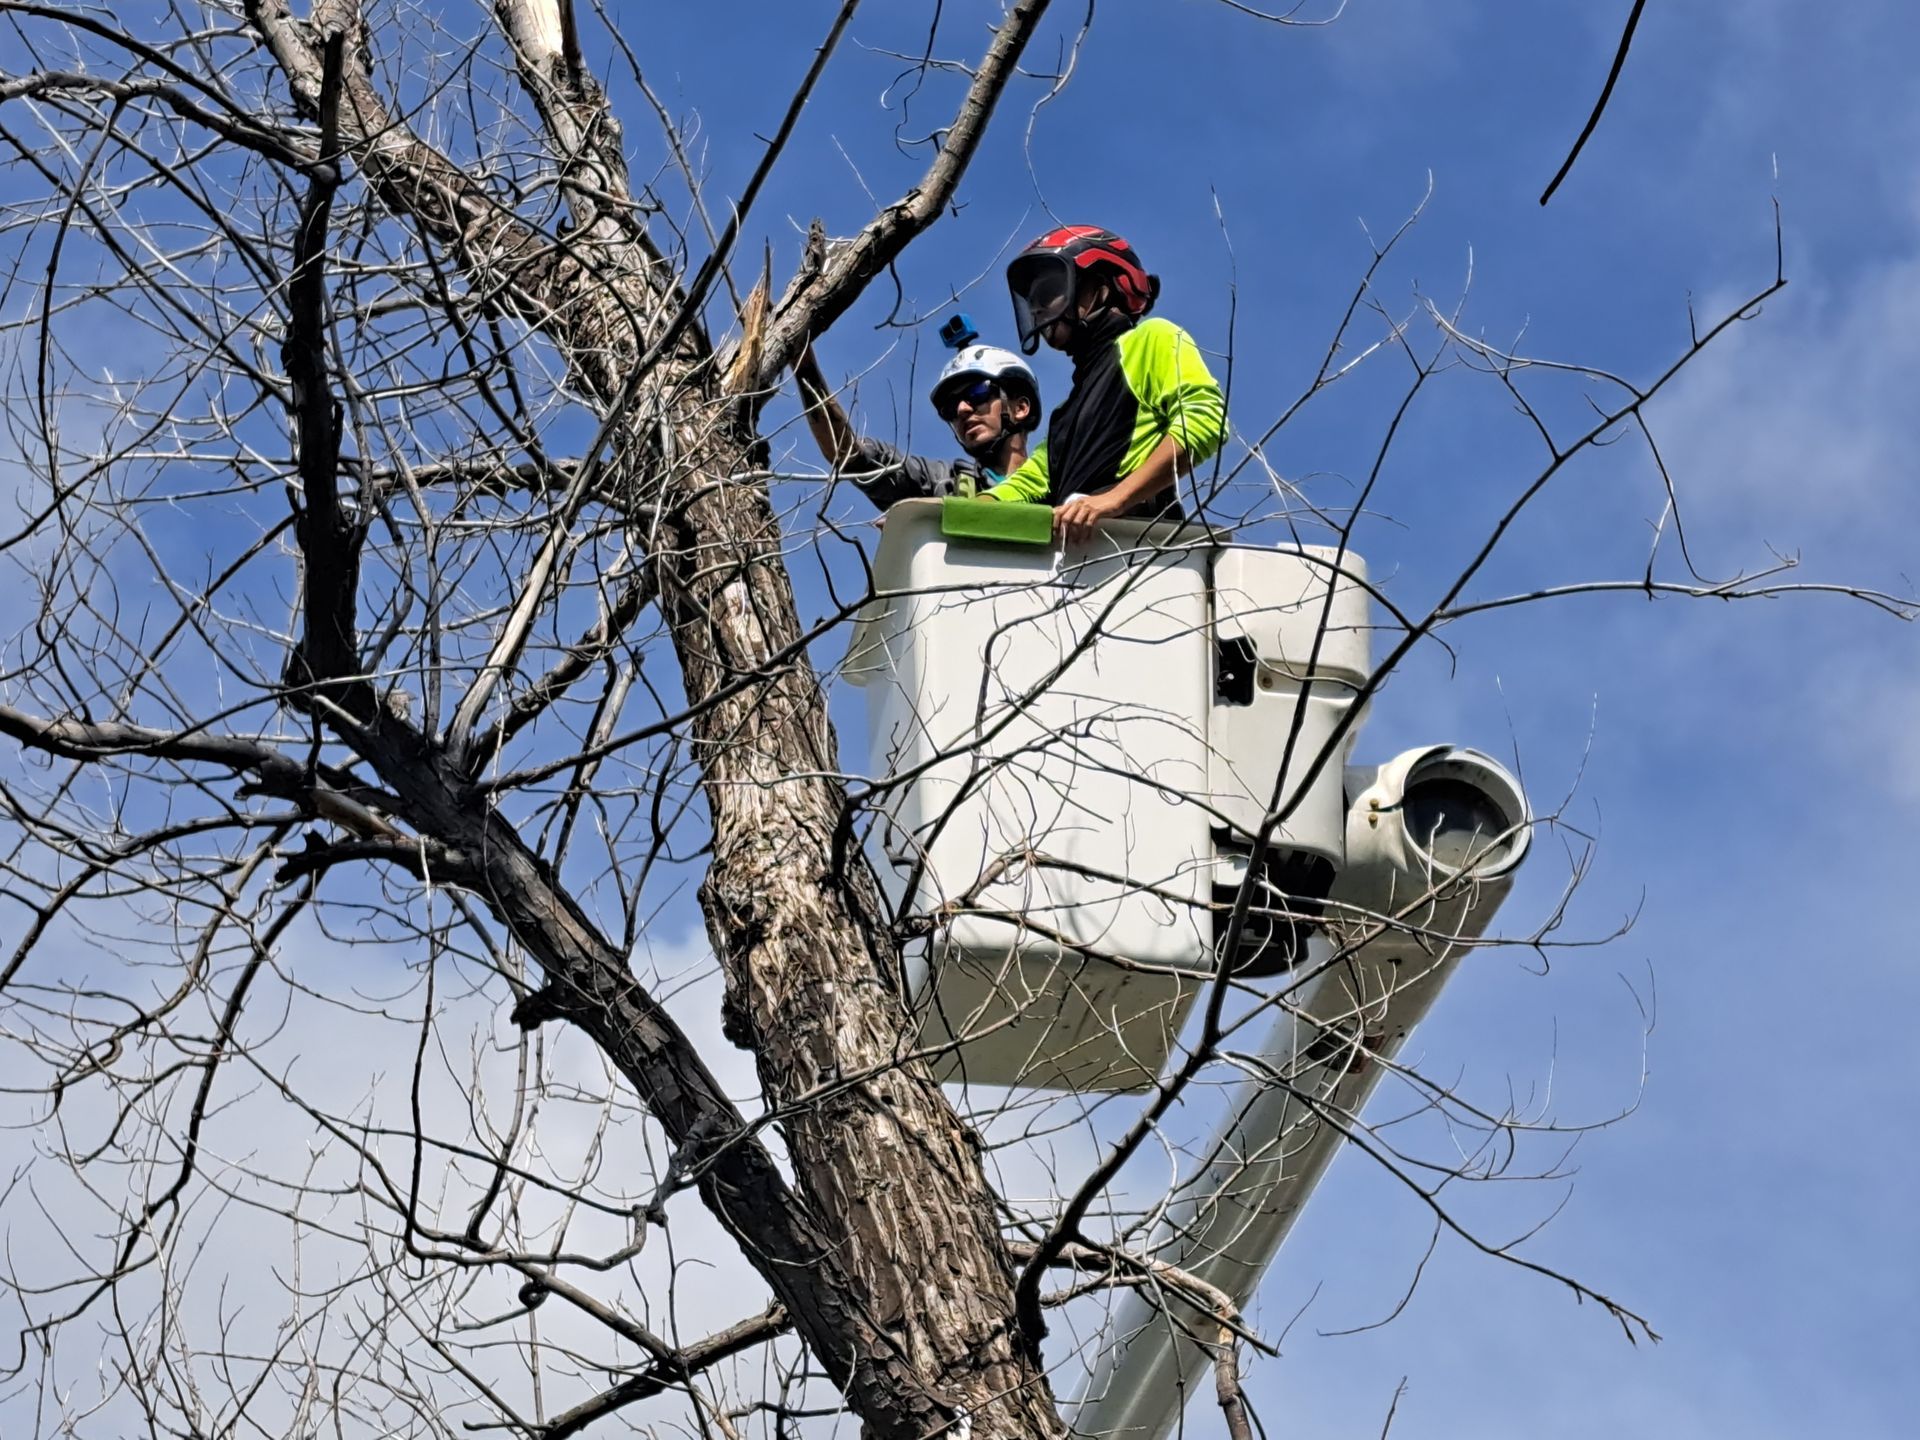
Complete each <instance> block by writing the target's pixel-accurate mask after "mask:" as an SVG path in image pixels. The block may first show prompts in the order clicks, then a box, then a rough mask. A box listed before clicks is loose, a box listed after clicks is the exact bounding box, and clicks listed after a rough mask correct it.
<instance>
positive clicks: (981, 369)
mask: <svg viewBox="0 0 1920 1440" xmlns="http://www.w3.org/2000/svg"><path fill="white" fill-rule="evenodd" d="M965 380H992V381H994V382H996V383H997V384H998V385H999V386H1000V387H1001V388H1002V389H1003V390H1006V389H1011V390H1014V391H1016V392H1018V393H1020V394H1023V395H1025V396H1026V397H1027V398H1028V399H1029V400H1031V401H1032V402H1033V408H1032V410H1031V411H1030V412H1029V413H1028V415H1027V420H1026V423H1025V424H1024V425H1023V426H1022V427H1021V428H1022V429H1025V430H1032V429H1035V428H1037V427H1038V426H1039V424H1040V382H1039V381H1038V380H1036V379H1035V378H1034V374H1033V367H1032V366H1030V365H1028V364H1027V362H1026V361H1025V360H1023V359H1021V358H1020V357H1019V356H1018V355H1016V354H1014V353H1013V351H1011V350H1002V349H1001V348H1000V347H999V346H998V345H968V346H965V347H963V348H962V349H961V350H960V351H959V353H958V354H956V355H955V356H954V357H953V358H952V359H951V360H949V361H947V363H946V364H945V365H943V366H941V367H940V374H939V375H938V376H936V377H935V379H934V382H933V388H932V389H931V390H929V391H928V392H927V398H928V399H929V400H931V401H932V402H933V407H934V409H936V410H939V409H940V408H941V406H940V401H941V399H942V397H944V396H945V395H946V394H947V393H948V392H949V391H950V390H953V389H955V388H956V385H957V382H959V381H965ZM942 418H945V417H944V415H943V417H942Z"/></svg>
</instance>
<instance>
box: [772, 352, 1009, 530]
mask: <svg viewBox="0 0 1920 1440" xmlns="http://www.w3.org/2000/svg"><path fill="white" fill-rule="evenodd" d="M940 338H941V339H942V340H944V341H946V342H947V343H948V344H949V345H951V346H954V350H955V353H954V356H953V358H952V359H951V360H949V361H947V363H946V364H945V365H944V366H942V367H941V369H940V373H939V375H937V376H936V377H935V378H934V382H933V385H932V388H931V389H930V390H929V392H928V398H929V399H930V400H932V401H933V408H934V410H935V411H937V412H938V413H939V416H940V418H941V419H942V420H944V421H946V422H947V424H948V425H949V426H950V427H951V428H952V430H953V438H954V439H955V440H956V441H957V442H958V443H959V446H960V449H961V450H962V451H963V452H964V454H963V455H960V456H955V457H954V458H953V459H951V460H947V459H937V458H934V457H931V456H926V455H909V454H907V453H905V452H904V451H902V450H900V449H899V448H898V447H896V446H893V445H889V444H887V442H886V441H884V440H876V439H874V438H873V437H871V436H868V435H862V434H860V433H858V432H857V431H856V430H855V429H854V428H853V425H852V423H851V422H850V421H848V419H847V413H846V411H845V410H843V409H841V408H840V403H839V401H837V400H836V399H834V396H833V392H832V391H831V390H829V389H828V388H827V382H826V377H825V376H824V375H822V374H821V373H820V362H819V361H818V360H816V359H815V358H814V355H813V347H812V346H808V347H807V348H806V349H805V350H802V351H801V352H800V358H799V359H798V360H796V361H795V362H794V366H793V374H794V378H795V379H796V380H798V381H799V382H800V397H801V400H802V402H803V403H804V404H805V406H806V416H807V428H808V429H810V430H812V431H813V438H814V441H815V443H816V444H818V445H819V447H820V453H821V454H822V455H823V456H825V457H826V460H827V463H828V464H829V465H831V466H832V467H833V468H834V472H835V473H836V474H838V475H843V476H845V477H846V478H847V479H848V480H851V481H852V482H853V483H854V485H855V486H856V487H858V489H859V491H860V493H861V494H863V495H865V496H866V497H867V498H868V499H869V500H871V501H873V503H874V504H875V505H877V506H879V507H880V509H882V510H885V509H886V508H887V507H888V506H890V505H894V504H897V503H898V502H899V501H902V500H918V499H924V498H927V497H929V496H931V497H936V498H937V497H940V496H945V495H965V496H970V495H973V494H975V493H976V492H978V491H983V490H986V489H988V488H989V487H991V486H994V485H998V484H999V483H1000V482H1001V481H1002V480H1004V479H1005V478H1006V477H1007V476H1008V475H1011V474H1012V473H1013V472H1014V471H1015V470H1017V469H1019V468H1020V466H1021V465H1022V464H1023V463H1024V462H1025V461H1026V458H1027V437H1028V436H1029V435H1030V434H1032V433H1033V431H1034V430H1036V429H1037V428H1038V427H1039V425H1040V383H1039V381H1037V380H1036V379H1035V378H1034V374H1033V368H1032V367H1031V366H1030V365H1028V364H1027V362H1026V361H1025V360H1023V359H1021V358H1020V356H1018V355H1016V354H1014V353H1013V352H1012V351H1011V350H1002V349H1000V348H999V347H998V346H996V345H981V344H979V343H977V342H978V340H979V338H980V337H979V332H978V331H976V330H975V329H974V328H973V325H972V322H971V321H969V320H968V319H967V318H966V317H965V316H964V315H956V316H954V317H953V318H952V319H951V320H949V321H948V322H947V323H946V324H945V325H944V326H942V327H941V331H940Z"/></svg>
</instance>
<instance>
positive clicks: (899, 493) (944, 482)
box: [843, 435, 960, 510]
mask: <svg viewBox="0 0 1920 1440" xmlns="http://www.w3.org/2000/svg"><path fill="white" fill-rule="evenodd" d="M855 443H856V444H857V445H858V446H859V455H858V457H857V458H856V459H854V460H852V461H851V462H849V463H848V464H847V466H846V468H845V471H844V472H843V473H844V474H845V475H846V477H847V479H849V480H851V481H852V482H853V483H854V484H855V485H856V486H858V487H859V490H860V493H861V494H862V495H865V496H866V497H867V498H868V499H869V500H871V501H873V503H874V504H875V505H877V506H879V507H880V508H881V509H882V510H885V509H886V508H887V507H888V506H890V505H897V504H899V503H900V502H901V501H902V500H925V499H928V498H933V499H938V498H940V497H941V496H944V495H952V494H954V493H955V492H956V490H957V489H958V488H959V472H960V467H959V465H958V464H957V463H956V462H954V461H952V460H929V459H928V458H927V457H926V456H924V455H908V454H905V453H903V452H902V451H900V450H899V449H898V448H896V447H895V446H892V445H889V444H887V442H886V441H884V440H875V439H872V438H871V437H869V436H866V435H862V436H860V437H859V439H858V440H857V441H856V442H855Z"/></svg>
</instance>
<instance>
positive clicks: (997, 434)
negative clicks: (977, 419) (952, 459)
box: [960, 402, 1018, 465]
mask: <svg viewBox="0 0 1920 1440" xmlns="http://www.w3.org/2000/svg"><path fill="white" fill-rule="evenodd" d="M1017 433H1018V432H1017V431H1015V429H1014V428H1013V422H1012V420H1011V418H1010V417H1009V416H1008V415H1007V407H1006V404H1005V403H1004V402H1002V404H1001V407H1000V428H999V429H998V430H996V431H994V432H993V434H992V435H990V436H988V437H987V438H986V439H985V440H982V441H980V442H979V443H978V444H974V445H969V444H968V443H967V442H966V441H964V440H962V441H961V442H960V448H961V449H962V450H964V451H966V452H967V454H968V455H969V456H970V457H971V458H973V459H975V460H978V461H979V462H980V463H981V464H982V465H985V464H986V463H987V462H988V461H990V460H991V459H993V457H994V452H995V451H997V450H998V449H999V448H1000V447H1001V446H1002V445H1004V444H1005V443H1006V440H1007V437H1008V436H1009V435H1013V434H1017Z"/></svg>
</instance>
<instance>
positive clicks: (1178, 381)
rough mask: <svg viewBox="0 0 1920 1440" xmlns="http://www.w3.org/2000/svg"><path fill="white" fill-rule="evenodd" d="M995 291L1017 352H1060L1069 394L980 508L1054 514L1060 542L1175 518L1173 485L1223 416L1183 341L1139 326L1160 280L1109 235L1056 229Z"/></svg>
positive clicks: (1221, 427)
mask: <svg viewBox="0 0 1920 1440" xmlns="http://www.w3.org/2000/svg"><path fill="white" fill-rule="evenodd" d="M1007 288H1008V289H1009V290H1011V291H1012V293H1013V315H1014V320H1015V322H1016V324H1017V325H1018V326H1019V331H1020V348H1021V349H1022V350H1024V351H1025V352H1026V353H1027V354H1029V355H1031V354H1033V353H1034V352H1035V351H1036V350H1038V349H1039V348H1040V342H1041V341H1042V340H1045V341H1046V342H1047V344H1048V345H1050V346H1052V347H1053V348H1054V349H1056V350H1061V351H1065V352H1066V354H1067V355H1069V356H1070V357H1071V358H1072V360H1073V391H1072V393H1071V394H1069V395H1068V396H1067V398H1066V401H1065V402H1064V403H1063V404H1062V405H1061V406H1060V407H1059V408H1058V409H1056V410H1055V411H1054V412H1053V415H1052V416H1051V418H1050V419H1049V420H1048V422H1047V438H1046V442H1045V443H1044V444H1042V445H1040V446H1038V447H1037V448H1036V449H1035V450H1034V452H1033V453H1032V454H1031V455H1029V456H1028V457H1027V460H1026V463H1025V464H1023V465H1022V466H1020V468H1019V469H1017V470H1015V471H1014V472H1013V473H1012V474H1011V475H1009V476H1007V478H1006V479H1005V480H1004V481H1003V482H1001V483H1000V484H999V485H996V486H995V487H994V488H993V489H992V490H991V491H989V492H988V494H987V497H986V498H989V499H993V500H998V501H1001V502H1003V503H1005V502H1015V503H1020V502H1026V503H1038V502H1044V503H1046V504H1049V505H1052V506H1054V507H1055V508H1054V533H1055V535H1056V536H1057V537H1059V538H1060V539H1062V540H1084V539H1086V538H1088V537H1089V536H1091V535H1092V534H1093V531H1094V527H1095V526H1096V525H1098V524H1099V522H1100V521H1102V520H1109V519H1114V518H1117V517H1123V516H1124V517H1134V518H1141V517H1147V518H1151V517H1167V518H1178V517H1179V515H1180V514H1181V510H1180V502H1179V498H1178V493H1177V491H1178V480H1179V477H1180V476H1181V475H1183V474H1186V473H1188V472H1190V471H1191V470H1192V468H1193V466H1195V465H1196V464H1198V463H1199V462H1200V461H1202V460H1205V459H1207V458H1208V457H1209V456H1211V455H1212V454H1213V453H1214V452H1215V451H1217V450H1218V449H1219V448H1220V445H1221V442H1222V441H1223V440H1225V438H1226V406H1225V404H1224V402H1223V401H1222V399H1221V395H1220V386H1219V383H1218V382H1217V381H1216V380H1215V379H1214V378H1213V376H1212V374H1211V373H1210V372H1209V371H1208V370H1207V366H1206V362H1205V361H1204V360H1203V359H1201V356H1200V349H1199V347H1198V346H1197V345H1195V344H1194V343H1193V337H1192V336H1190V335H1189V334H1187V332H1186V331H1184V330H1182V329H1181V328H1180V327H1179V326H1178V325H1175V324H1173V323H1172V322H1171V321H1168V320H1160V319H1148V318H1146V316H1147V312H1148V311H1149V310H1151V309H1152V308H1153V303H1154V301H1155V300H1157V299H1158V298H1159V296H1160V277H1159V276H1157V275H1149V274H1148V273H1147V271H1146V268H1145V267H1144V266H1143V265H1142V264H1141V263H1140V257H1139V255H1138V254H1136V253H1135V251H1134V248H1133V246H1131V245H1129V244H1128V243H1127V242H1126V241H1125V240H1124V239H1122V238H1121V237H1120V236H1118V235H1116V234H1114V233H1113V232H1112V231H1110V230H1102V229H1100V228H1099V227H1098V226H1094V225H1065V226H1062V227H1060V228H1059V229H1057V230H1050V231H1048V232H1047V233H1046V234H1045V235H1042V236H1041V237H1040V238H1039V239H1038V240H1035V241H1034V242H1033V243H1032V244H1031V245H1029V246H1027V248H1026V249H1025V250H1023V251H1021V252H1020V253H1019V254H1018V255H1017V256H1015V257H1014V259H1013V263H1012V264H1010V265H1008V266H1007Z"/></svg>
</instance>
